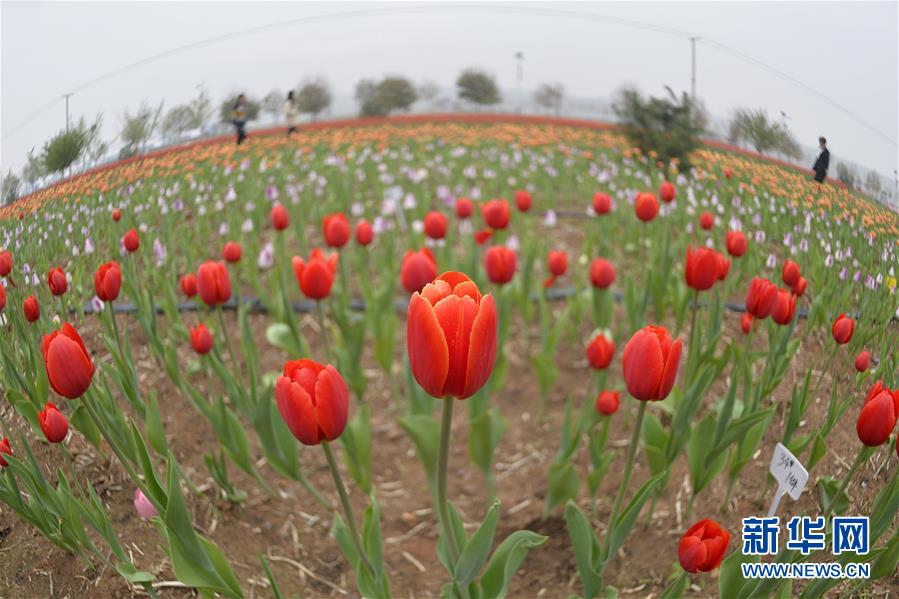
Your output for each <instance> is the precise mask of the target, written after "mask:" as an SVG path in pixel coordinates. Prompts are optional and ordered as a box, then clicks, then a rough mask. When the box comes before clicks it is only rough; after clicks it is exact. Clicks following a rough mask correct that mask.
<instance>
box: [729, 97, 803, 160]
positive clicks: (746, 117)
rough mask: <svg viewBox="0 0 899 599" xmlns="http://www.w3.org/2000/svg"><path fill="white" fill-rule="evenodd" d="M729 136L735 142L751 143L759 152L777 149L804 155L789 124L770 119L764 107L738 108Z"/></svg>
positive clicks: (793, 156)
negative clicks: (755, 108) (753, 108)
mask: <svg viewBox="0 0 899 599" xmlns="http://www.w3.org/2000/svg"><path fill="white" fill-rule="evenodd" d="M729 137H730V140H731V141H732V142H734V143H740V142H745V143H748V144H750V145H751V146H752V147H753V148H755V151H756V152H758V153H759V154H765V153H767V152H771V151H775V152H780V153H781V154H784V155H786V156H789V157H791V158H800V157H801V156H802V152H801V150H800V148H799V143H798V142H797V141H796V139H795V138H794V137H793V134H792V133H790V130H789V129H788V128H787V126H786V125H785V124H783V123H778V122H776V121H773V120H771V119H769V118H768V113H767V112H766V111H764V110H762V109H759V110H748V109H745V108H740V109H738V110H737V111H736V112H735V113H734V118H733V119H732V120H731V122H730V132H729Z"/></svg>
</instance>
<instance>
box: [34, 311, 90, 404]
mask: <svg viewBox="0 0 899 599" xmlns="http://www.w3.org/2000/svg"><path fill="white" fill-rule="evenodd" d="M41 353H42V354H43V356H44V367H45V368H46V369H47V378H48V379H49V380H50V386H51V387H53V390H54V391H56V392H57V393H58V394H60V395H62V396H63V397H67V398H69V399H77V398H79V397H81V396H82V395H84V392H85V391H87V389H88V387H90V384H91V379H92V378H93V376H94V363H93V362H92V361H91V357H90V354H88V353H87V348H86V347H84V342H83V341H82V340H81V336H80V335H79V334H78V331H76V330H75V328H74V327H73V326H72V325H70V324H69V323H67V322H64V323H63V325H62V328H60V330H58V331H53V332H52V333H50V334H49V335H44V341H43V343H42V344H41Z"/></svg>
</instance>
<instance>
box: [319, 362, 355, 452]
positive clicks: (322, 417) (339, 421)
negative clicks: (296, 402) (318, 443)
mask: <svg viewBox="0 0 899 599" xmlns="http://www.w3.org/2000/svg"><path fill="white" fill-rule="evenodd" d="M349 396H350V393H349V391H348V390H347V386H346V383H345V382H344V381H343V378H342V377H341V376H340V374H339V373H338V372H337V370H336V369H335V368H334V367H333V366H330V365H329V366H327V367H325V369H324V370H322V371H321V372H320V373H319V374H318V381H316V383H315V406H314V407H313V410H314V412H315V421H316V423H317V424H318V428H319V429H320V430H321V432H322V433H323V434H324V437H325V439H327V440H328V441H333V440H334V439H336V438H337V437H339V436H340V434H341V433H342V432H343V429H344V427H345V426H346V420H347V411H348V407H349Z"/></svg>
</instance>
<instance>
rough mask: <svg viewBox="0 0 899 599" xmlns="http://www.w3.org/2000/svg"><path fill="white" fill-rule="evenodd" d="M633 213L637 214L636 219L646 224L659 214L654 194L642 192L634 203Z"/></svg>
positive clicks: (657, 202)
mask: <svg viewBox="0 0 899 599" xmlns="http://www.w3.org/2000/svg"><path fill="white" fill-rule="evenodd" d="M634 212H635V213H636V214H637V218H639V219H640V220H642V221H643V222H645V223H648V222H649V221H651V220H653V219H654V218H655V217H656V215H657V214H658V213H659V201H658V200H657V199H656V197H655V195H654V194H651V193H649V192H648V191H644V192H643V193H641V194H639V195H638V196H637V199H636V201H635V202H634Z"/></svg>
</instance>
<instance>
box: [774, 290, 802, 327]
mask: <svg viewBox="0 0 899 599" xmlns="http://www.w3.org/2000/svg"><path fill="white" fill-rule="evenodd" d="M795 314H796V296H795V295H793V294H792V293H790V292H789V291H787V290H786V289H780V290H778V292H777V299H776V300H774V307H772V308H771V318H772V319H773V320H774V322H776V323H777V324H782V325H785V324H790V323H791V322H793V316H795Z"/></svg>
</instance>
